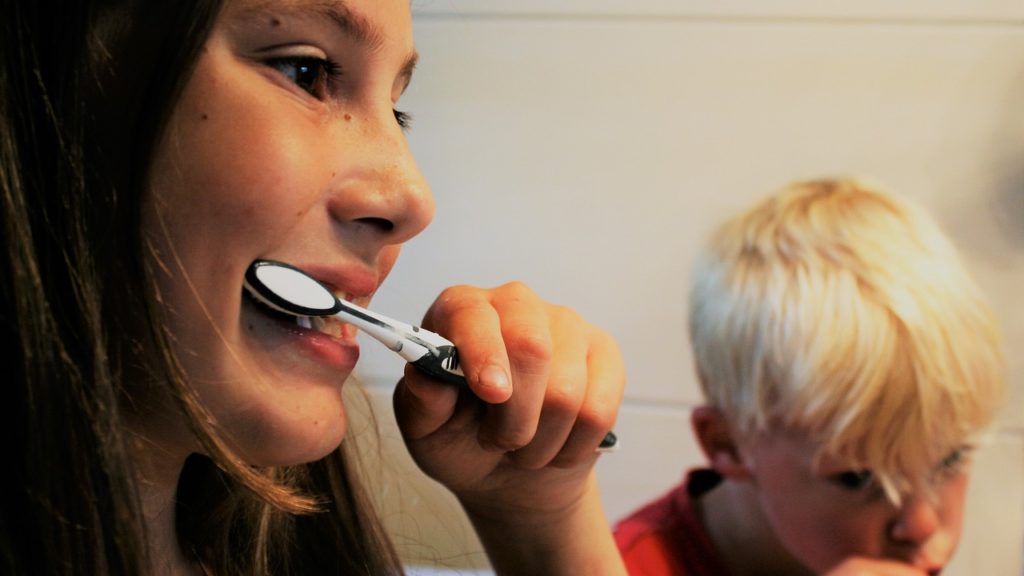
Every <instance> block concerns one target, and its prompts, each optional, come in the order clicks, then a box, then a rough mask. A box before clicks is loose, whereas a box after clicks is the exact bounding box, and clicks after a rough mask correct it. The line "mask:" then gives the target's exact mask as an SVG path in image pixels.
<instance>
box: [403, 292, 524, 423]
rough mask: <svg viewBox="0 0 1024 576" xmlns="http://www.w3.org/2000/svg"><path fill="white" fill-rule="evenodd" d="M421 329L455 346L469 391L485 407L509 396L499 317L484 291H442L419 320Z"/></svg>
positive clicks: (510, 384)
mask: <svg viewBox="0 0 1024 576" xmlns="http://www.w3.org/2000/svg"><path fill="white" fill-rule="evenodd" d="M423 327H424V328H427V329H428V330H432V331H435V332H438V333H439V334H442V335H443V336H444V337H445V338H448V339H449V340H451V341H452V342H453V343H455V346H456V348H458V351H459V365H460V366H461V367H462V371H463V373H464V374H465V376H466V382H467V384H468V385H469V388H470V390H472V392H473V393H474V394H475V395H476V396H477V397H479V398H480V399H481V400H483V401H484V402H487V403H488V404H501V403H503V402H505V401H507V400H508V399H509V398H510V397H511V396H512V377H511V369H510V367H509V359H508V352H507V350H506V348H505V341H504V339H503V338H502V334H501V318H499V316H498V312H497V311H496V310H495V309H494V307H493V306H492V305H491V302H490V300H489V299H488V298H487V296H486V292H485V291H483V290H479V289H476V288H470V287H466V286H455V287H452V288H448V289H446V290H445V291H444V292H443V293H442V294H441V295H440V296H439V297H438V299H437V300H436V301H435V302H434V304H433V305H432V306H431V307H430V309H429V310H428V311H427V314H426V315H425V316H424V318H423Z"/></svg>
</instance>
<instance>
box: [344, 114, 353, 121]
mask: <svg viewBox="0 0 1024 576" xmlns="http://www.w3.org/2000/svg"><path fill="white" fill-rule="evenodd" d="M349 120H352V115H351V114H345V121H346V122H347V121H349Z"/></svg>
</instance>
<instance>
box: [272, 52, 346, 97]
mask: <svg viewBox="0 0 1024 576" xmlns="http://www.w3.org/2000/svg"><path fill="white" fill-rule="evenodd" d="M268 64H269V65H270V66H271V67H272V68H274V69H276V70H277V71H278V72H280V73H281V74H284V76H285V77H286V78H288V80H290V81H291V82H292V83H294V84H295V85H296V86H298V87H299V88H302V89H303V90H305V91H306V92H308V93H309V94H310V95H312V96H313V97H314V98H317V99H318V100H325V99H327V97H328V96H329V95H330V91H331V86H332V85H333V83H334V81H335V79H336V78H337V77H338V75H340V74H341V69H340V68H339V67H338V65H337V64H335V63H334V62H331V61H330V60H327V59H324V58H317V57H314V56H285V57H282V58H274V59H273V60H270V61H269V62H268Z"/></svg>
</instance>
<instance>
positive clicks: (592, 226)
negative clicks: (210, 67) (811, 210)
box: [353, 0, 1024, 576]
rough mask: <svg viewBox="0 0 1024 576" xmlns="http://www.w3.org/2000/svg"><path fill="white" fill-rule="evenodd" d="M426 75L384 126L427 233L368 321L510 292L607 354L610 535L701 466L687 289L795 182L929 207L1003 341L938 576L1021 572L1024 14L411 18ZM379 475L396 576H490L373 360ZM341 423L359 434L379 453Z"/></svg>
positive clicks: (652, 5)
mask: <svg viewBox="0 0 1024 576" xmlns="http://www.w3.org/2000/svg"><path fill="white" fill-rule="evenodd" d="M412 5H413V12H414V26H415V33H416V38H417V45H418V48H419V51H420V52H421V61H420V64H419V66H418V68H417V72H416V75H415V76H416V77H415V79H414V81H413V83H412V86H411V87H410V90H409V92H408V94H407V96H406V97H405V98H403V100H402V102H401V103H400V106H399V108H400V109H402V110H407V111H409V112H410V113H411V114H412V116H413V124H412V128H411V130H410V132H409V139H410V142H411V145H412V148H413V151H414V153H415V154H416V156H417V157H418V159H419V162H420V167H421V168H422V170H423V172H424V173H425V175H426V177H427V179H428V180H429V181H430V182H431V184H432V185H433V190H434V194H435V196H436V201H437V207H438V211H437V217H436V218H435V221H434V223H433V225H432V226H431V227H430V228H429V229H428V230H427V231H426V232H425V233H424V234H423V235H421V236H420V237H418V238H417V239H414V240H413V241H412V242H410V243H409V244H408V246H407V247H406V248H405V251H404V253H403V255H402V258H401V259H400V262H399V265H398V266H397V267H396V269H395V271H394V272H393V274H392V277H391V279H390V280H389V281H388V282H387V283H385V284H384V287H383V288H382V290H381V292H380V294H379V296H378V297H377V298H376V300H375V301H374V308H375V309H377V310H379V311H381V312H383V313H385V314H388V315H390V316H393V317H396V318H402V319H406V320H407V321H410V322H418V321H419V319H420V318H421V317H422V314H423V312H424V311H425V310H426V308H427V306H428V305H429V304H430V302H431V301H432V300H433V298H434V297H435V296H436V295H437V293H438V292H439V291H440V290H441V289H443V288H444V287H446V286H448V285H451V284H455V283H469V284H477V285H481V286H493V285H497V284H500V283H503V282H505V281H508V280H512V279H516V280H522V281H524V282H526V283H528V284H529V285H530V286H532V287H533V288H534V289H535V290H536V291H537V292H538V293H539V294H540V295H541V296H543V297H544V298H546V299H548V300H551V301H554V302H558V303H562V304H566V305H569V306H572V307H574V308H576V309H577V310H579V311H580V312H581V313H582V314H583V315H584V316H585V317H587V318H588V319H589V320H590V321H592V322H593V323H595V324H597V325H599V326H601V327H603V328H604V329H605V330H607V331H608V332H610V333H611V334H612V335H613V336H615V337H616V338H617V339H618V341H619V343H620V345H621V347H622V352H623V354H624V356H625V359H626V364H627V370H628V378H629V381H628V385H627V392H626V400H625V403H624V405H623V407H622V410H621V413H620V416H619V422H618V423H617V425H616V431H617V432H618V433H619V435H620V437H621V439H622V443H623V446H622V449H621V450H620V451H618V452H616V453H613V454H609V455H605V456H603V457H602V458H601V460H600V462H599V464H598V473H599V475H600V482H601V487H602V491H603V494H604V502H605V506H606V511H607V513H608V516H609V518H610V520H612V521H615V520H617V519H619V518H621V517H622V516H623V515H624V514H626V513H627V512H629V511H630V510H632V509H633V508H635V507H636V506H637V505H639V504H641V503H643V502H646V501H647V500H650V499H652V498H654V497H656V496H658V495H660V494H662V493H663V492H664V491H665V490H667V489H668V488H670V487H671V486H672V485H674V484H675V483H677V482H678V481H679V480H680V479H681V478H682V475H683V473H684V472H685V470H686V469H687V468H689V467H690V466H693V465H697V464H700V463H701V462H702V457H701V455H700V453H699V451H698V450H697V447H696V445H695V444H694V442H693V440H692V439H691V435H690V429H689V411H690V409H691V408H692V407H693V406H694V405H695V404H696V403H698V402H699V400H700V395H699V391H698V388H697V384H696V380H695V378H694V373H693V369H692V365H691V357H690V353H689V348H688V346H689V344H688V342H687V335H686V329H685V325H686V318H685V299H686V290H687V286H688V283H689V268H690V265H691V262H692V259H693V257H694V256H695V254H696V252H697V250H698V248H699V246H700V245H701V243H702V242H703V241H704V239H705V237H706V236H707V234H708V233H709V231H710V230H711V228H712V227H713V226H714V224H715V223H717V222H718V221H720V220H721V219H722V218H724V217H726V216H728V215H731V214H732V213H734V212H735V211H737V210H739V209H741V208H743V207H745V206H747V205H748V204H750V203H751V202H753V201H754V200H755V199H757V198H759V197H761V196H763V195H764V194H766V193H768V192H770V191H772V190H774V189H776V188H779V187H781V186H784V185H786V184H787V183H789V182H791V181H793V180H797V179H803V178H810V177H817V176H856V177H860V178H863V179H865V180H867V181H869V182H871V183H874V184H877V185H879V186H880V187H882V188H884V189H886V190H888V191H891V192H893V193H896V194H899V195H902V196H904V197H908V198H911V199H913V200H915V201H917V202H919V203H921V204H923V205H924V206H925V207H926V208H927V209H929V210H930V212H931V213H932V214H933V215H934V216H935V217H936V219H937V220H938V221H939V222H940V224H941V225H942V226H943V227H944V229H945V230H946V231H947V232H948V233H949V235H950V236H951V237H952V238H953V240H954V241H955V242H956V243H957V245H958V246H959V248H960V250H961V253H962V255H963V257H964V259H965V261H966V264H967V265H968V267H969V268H970V269H971V270H972V271H973V272H974V274H975V276H976V278H977V279H978V281H979V282H980V284H981V286H982V288H983V290H984V291H985V292H986V294H987V295H988V297H989V298H990V301H991V302H992V304H993V306H994V307H995V308H996V310H997V313H998V315H999V316H1000V318H1001V320H1002V328H1003V332H1004V335H1005V342H1006V349H1007V356H1008V358H1009V378H1010V388H1011V394H1010V397H1009V399H1008V400H1009V402H1008V405H1007V409H1006V411H1005V413H1004V414H1003V416H1002V418H1001V419H1000V422H999V425H998V426H997V427H996V429H995V430H994V432H993V434H992V435H991V437H990V438H989V439H988V440H987V442H986V443H985V445H984V446H982V448H981V449H980V451H979V453H978V454H977V460H976V462H977V464H976V468H975V475H974V479H973V480H972V486H971V491H970V494H969V499H968V503H967V506H968V514H967V521H966V526H965V534H964V539H963V541H962V544H961V547H960V550H959V552H958V553H957V556H956V558H955V561H954V564H953V565H952V566H951V567H950V568H949V569H948V571H947V572H945V573H947V574H953V575H960V576H968V575H1020V574H1024V559H1022V557H1024V355H1022V354H1020V353H1019V351H1021V350H1024V305H1021V303H1020V302H1019V299H1020V295H1021V293H1022V292H1024V115H1022V113H1021V110H1022V108H1024V3H1021V2H1020V0H861V1H860V2H856V3H853V2H840V1H839V0H814V1H811V0H780V1H775V2H764V1H760V0H732V1H720V0H688V1H670V0H631V1H630V2H623V1H621V0H586V1H583V0H575V1H573V0H515V1H513V0H505V1H499V0H494V1H484V0H475V1H468V0H465V1H462V0H447V1H445V0H413V2H412ZM363 349H364V354H363V362H361V364H360V369H359V371H358V378H359V379H360V380H361V381H362V382H363V383H364V384H365V385H366V387H367V388H368V389H369V391H370V394H369V398H370V401H371V403H373V404H374V405H375V406H376V410H375V412H376V415H377V420H378V422H377V423H378V424H379V426H380V428H381V433H380V436H381V439H382V444H381V445H379V446H378V445H372V446H369V445H368V446H367V447H366V448H365V449H368V450H383V451H385V452H388V453H390V454H391V456H392V458H391V463H390V464H386V465H383V466H382V467H381V468H380V469H375V470H370V471H369V474H371V475H372V476H373V486H374V491H375V493H376V494H377V496H378V497H379V499H380V501H381V503H382V506H383V509H384V514H385V517H386V519H387V522H388V524H389V526H390V527H391V529H392V530H393V531H394V532H395V533H396V535H397V536H396V542H397V543H398V546H399V549H400V552H401V553H402V555H403V556H404V557H405V558H406V561H407V562H408V563H409V564H410V565H412V566H420V567H422V568H421V570H422V571H423V572H424V573H428V572H432V571H435V570H441V571H454V572H456V573H461V574H472V573H476V572H477V571H481V572H483V573H486V572H487V562H486V558H485V556H484V554H483V553H482V552H481V551H480V549H479V543H478V542H477V541H476V540H475V537H474V536H473V534H472V530H471V529H470V528H469V526H468V524H467V523H466V521H465V519H464V516H463V515H462V512H461V510H460V509H459V508H458V505H457V504H456V503H455V501H454V500H453V499H452V498H451V497H450V496H448V495H447V494H446V493H445V492H444V491H443V490H441V489H439V488H438V487H437V486H436V485H434V483H433V482H431V481H430V480H428V479H425V478H423V477H422V476H421V475H420V474H419V472H418V471H417V470H416V468H415V466H414V465H413V464H412V463H411V462H410V461H409V460H408V456H407V455H406V454H405V452H404V447H402V445H401V440H400V438H399V436H398V433H397V431H396V430H395V428H394V424H393V417H392V415H391V408H390V393H391V389H392V386H393V384H394V382H395V381H396V380H397V379H398V377H399V376H400V374H401V370H402V364H401V362H400V361H399V360H398V359H397V358H396V357H393V355H391V354H390V353H387V352H386V351H381V349H380V346H379V345H378V344H376V343H374V342H371V341H367V342H366V343H365V345H364V347H363ZM359 426H360V425H357V426H356V429H355V430H353V432H356V433H357V435H358V436H360V437H366V438H370V437H372V436H373V434H369V433H367V430H365V429H360V428H359Z"/></svg>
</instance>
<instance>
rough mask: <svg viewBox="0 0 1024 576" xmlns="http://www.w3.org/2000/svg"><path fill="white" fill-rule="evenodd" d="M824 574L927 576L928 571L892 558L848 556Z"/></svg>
mask: <svg viewBox="0 0 1024 576" xmlns="http://www.w3.org/2000/svg"><path fill="white" fill-rule="evenodd" d="M824 576H926V573H925V572H924V571H923V570H918V569H917V568H914V567H913V566H910V565H909V564H904V563H902V562H895V561H892V560H876V559H871V558H847V559H846V560H844V561H843V562H842V563H841V564H839V565H838V566H836V567H835V568H833V569H831V570H829V571H828V572H826V573H825V574H824Z"/></svg>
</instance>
